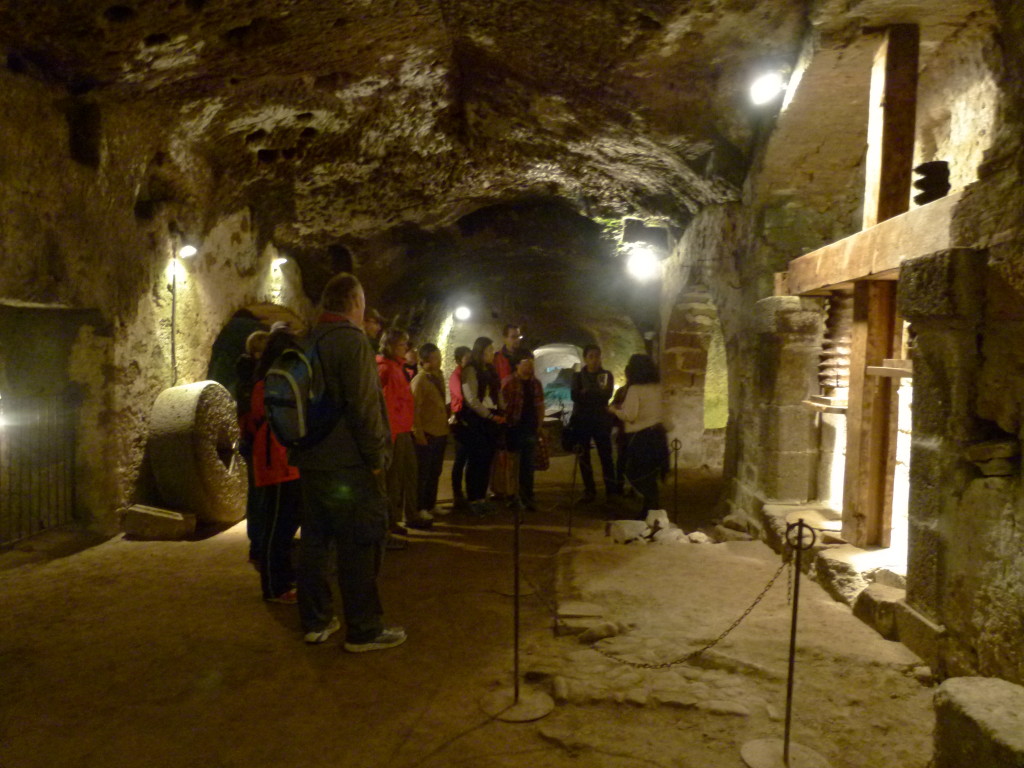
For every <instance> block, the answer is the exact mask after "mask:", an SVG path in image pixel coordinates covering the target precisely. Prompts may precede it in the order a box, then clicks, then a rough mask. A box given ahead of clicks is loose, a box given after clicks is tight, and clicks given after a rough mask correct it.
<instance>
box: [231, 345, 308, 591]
mask: <svg viewBox="0 0 1024 768" xmlns="http://www.w3.org/2000/svg"><path fill="white" fill-rule="evenodd" d="M295 346H298V345H297V344H296V341H295V338H294V337H293V336H292V335H291V333H290V332H289V331H288V330H287V329H281V330H276V331H273V332H272V333H271V334H270V337H269V338H268V339H267V348H266V350H265V351H264V353H263V355H262V356H261V357H260V361H259V365H258V366H257V367H256V373H255V376H254V378H255V379H256V383H255V384H254V385H253V388H252V398H251V400H250V403H251V407H250V409H249V413H248V414H247V417H246V420H245V421H244V422H243V425H244V426H243V428H244V429H245V431H246V432H247V433H248V435H249V436H250V437H251V439H252V470H253V479H254V484H255V485H256V487H257V488H261V489H262V494H261V496H262V502H263V515H264V519H265V523H264V525H263V530H262V538H263V541H262V542H261V547H260V549H261V551H262V552H263V559H262V560H261V561H260V583H261V584H262V587H263V599H264V600H267V601H268V602H271V603H287V604H292V603H295V602H297V597H296V594H295V588H294V586H293V585H294V584H295V572H294V570H293V568H292V541H293V540H294V538H295V532H296V531H297V530H298V529H299V522H300V520H301V518H302V491H301V490H300V487H299V470H298V469H296V468H295V467H293V466H292V465H290V464H289V463H288V452H287V449H286V448H285V447H284V446H283V445H281V443H279V442H278V441H277V438H276V437H275V436H274V433H273V432H272V431H271V430H270V422H268V421H267V413H266V409H265V408H264V406H263V388H264V384H265V381H264V379H265V377H266V375H267V371H268V370H269V369H270V366H271V365H273V363H274V360H275V359H277V356H278V355H280V354H281V353H282V352H283V351H284V350H286V349H288V348H290V347H295Z"/></svg>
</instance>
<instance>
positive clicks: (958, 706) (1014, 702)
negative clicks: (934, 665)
mask: <svg viewBox="0 0 1024 768" xmlns="http://www.w3.org/2000/svg"><path fill="white" fill-rule="evenodd" d="M934 705H935V768H964V766H977V768H982V766H984V768H1024V688H1022V687H1021V686H1019V685H1015V684H1013V683H1011V682H1008V681H1006V680H1000V679H998V678H987V677H954V678H950V679H949V680H946V681H945V682H944V683H942V685H940V686H939V687H938V689H937V690H936V692H935V699H934Z"/></svg>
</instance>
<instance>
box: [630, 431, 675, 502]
mask: <svg viewBox="0 0 1024 768" xmlns="http://www.w3.org/2000/svg"><path fill="white" fill-rule="evenodd" d="M626 437H627V438H628V441H629V442H628V443H627V444H626V479H627V480H629V484H630V485H632V486H633V488H635V489H636V491H637V493H639V494H640V495H641V496H643V509H642V510H641V512H640V517H641V518H643V517H645V516H646V515H647V512H648V511H650V510H652V509H661V502H660V499H659V492H658V481H659V480H660V479H661V476H662V475H663V474H664V473H665V471H666V470H667V469H668V440H667V437H666V435H665V429H664V428H663V427H662V426H661V425H660V424H658V425H655V426H653V427H648V428H647V429H642V430H640V431H639V432H631V433H629V434H627V435H626Z"/></svg>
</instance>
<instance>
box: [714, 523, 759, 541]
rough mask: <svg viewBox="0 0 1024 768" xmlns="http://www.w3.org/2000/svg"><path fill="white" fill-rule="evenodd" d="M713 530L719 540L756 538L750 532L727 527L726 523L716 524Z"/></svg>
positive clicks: (748, 539)
mask: <svg viewBox="0 0 1024 768" xmlns="http://www.w3.org/2000/svg"><path fill="white" fill-rule="evenodd" d="M713 531H714V534H715V539H717V540H718V541H753V539H754V537H753V536H751V535H750V534H749V533H745V532H743V531H737V530H735V529H733V528H727V527H725V526H724V525H716V526H715V527H714V529H713Z"/></svg>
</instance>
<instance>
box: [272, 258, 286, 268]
mask: <svg viewBox="0 0 1024 768" xmlns="http://www.w3.org/2000/svg"><path fill="white" fill-rule="evenodd" d="M287 263H288V259H286V258H284V257H283V256H281V257H279V258H276V259H274V260H273V261H272V262H270V264H271V266H274V267H280V266H281V265H282V264H287Z"/></svg>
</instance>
